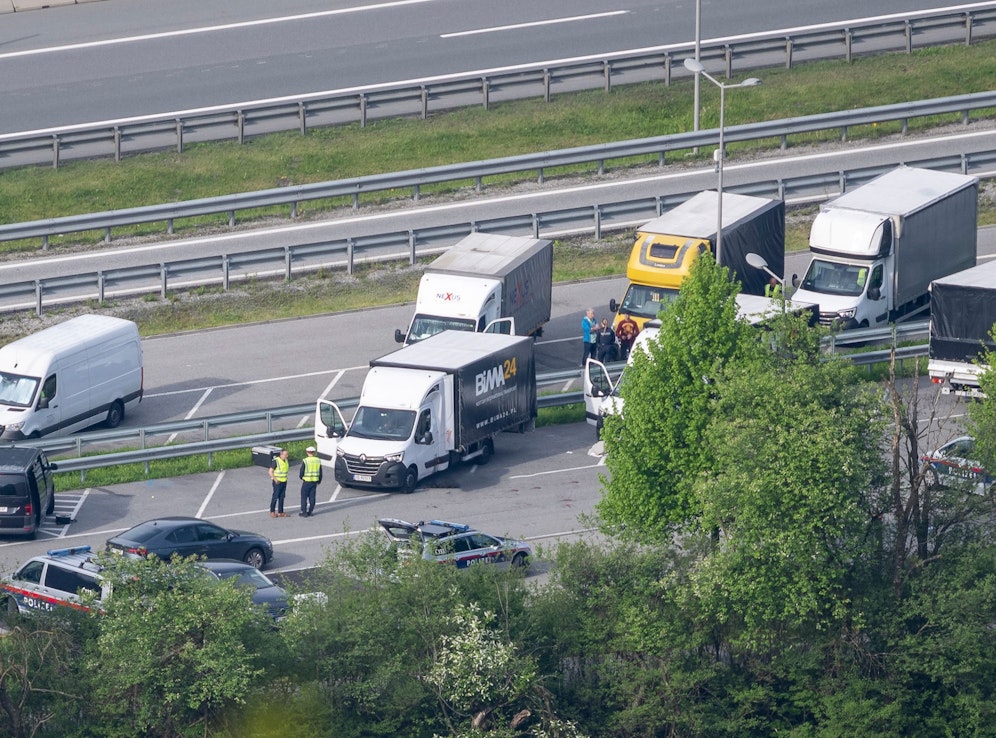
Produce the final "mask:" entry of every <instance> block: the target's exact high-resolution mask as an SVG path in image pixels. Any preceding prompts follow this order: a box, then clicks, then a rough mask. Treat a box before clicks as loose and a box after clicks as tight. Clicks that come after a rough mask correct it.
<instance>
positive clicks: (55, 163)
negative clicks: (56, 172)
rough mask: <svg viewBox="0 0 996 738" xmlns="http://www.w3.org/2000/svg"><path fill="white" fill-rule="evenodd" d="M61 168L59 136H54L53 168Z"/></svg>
mask: <svg viewBox="0 0 996 738" xmlns="http://www.w3.org/2000/svg"><path fill="white" fill-rule="evenodd" d="M58 168H59V137H58V136H52V169H58Z"/></svg>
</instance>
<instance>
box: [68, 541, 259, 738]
mask: <svg viewBox="0 0 996 738" xmlns="http://www.w3.org/2000/svg"><path fill="white" fill-rule="evenodd" d="M105 563H107V564H108V568H107V569H106V570H105V572H104V573H105V576H107V577H108V578H109V579H110V580H111V582H112V587H113V595H112V596H111V597H110V598H109V601H108V602H107V603H106V605H105V607H106V612H105V614H104V617H103V619H102V620H101V627H100V633H99V636H98V637H97V639H96V641H95V642H93V643H92V646H91V653H90V657H89V659H88V664H87V667H88V668H87V672H88V673H89V674H90V675H91V676H92V681H91V689H92V694H93V696H94V698H95V699H94V702H93V705H92V709H93V711H94V715H95V719H96V720H97V721H98V724H99V725H100V726H101V727H100V728H99V729H98V730H96V731H95V732H96V733H98V734H99V735H106V736H112V737H118V736H120V737H121V738H123V737H124V736H135V735H144V736H151V737H157V738H158V737H162V738H171V737H172V736H187V735H197V734H200V735H210V733H211V726H212V722H213V721H214V720H215V719H217V718H218V717H219V716H220V714H221V713H222V712H223V711H224V710H225V709H226V708H228V707H231V706H233V705H237V704H239V703H241V702H243V701H244V700H245V699H246V696H247V694H249V692H250V690H251V689H252V687H253V686H254V684H255V683H256V681H257V680H258V679H259V678H260V676H261V669H260V668H259V667H257V666H255V665H254V663H253V653H254V651H255V650H256V649H255V645H257V644H258V639H259V638H261V637H262V636H263V635H264V634H265V633H266V632H267V630H268V629H269V628H272V621H270V620H269V616H268V615H267V614H266V613H265V612H263V611H262V610H261V609H259V608H257V607H255V606H254V605H253V604H252V601H251V599H250V594H249V593H248V592H247V591H246V590H244V589H240V588H237V587H236V586H234V585H233V584H231V583H230V582H217V581H214V580H211V579H209V578H208V577H206V576H204V574H203V571H202V570H201V569H199V568H198V567H197V566H196V564H195V563H194V561H193V560H180V559H175V558H174V560H173V561H171V562H169V563H167V562H163V561H160V560H158V559H155V558H152V559H141V560H137V561H130V560H121V559H116V558H112V557H107V558H106V560H105Z"/></svg>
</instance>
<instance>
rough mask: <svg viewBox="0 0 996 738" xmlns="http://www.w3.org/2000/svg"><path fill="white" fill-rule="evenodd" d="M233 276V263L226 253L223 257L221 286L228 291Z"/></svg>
mask: <svg viewBox="0 0 996 738" xmlns="http://www.w3.org/2000/svg"><path fill="white" fill-rule="evenodd" d="M231 276H232V263H231V261H230V260H229V258H228V254H224V255H222V257H221V288H222V289H223V290H225V292H228V283H229V280H230V279H231Z"/></svg>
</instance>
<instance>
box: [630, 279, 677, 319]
mask: <svg viewBox="0 0 996 738" xmlns="http://www.w3.org/2000/svg"><path fill="white" fill-rule="evenodd" d="M677 296H678V290H676V289H672V288H670V287H650V286H648V285H645V284H631V285H630V286H629V289H628V290H626V296H625V297H624V298H623V301H622V305H620V306H619V309H618V310H617V312H618V313H629V314H630V315H635V316H637V317H640V318H651V319H652V318H656V317H657V314H658V313H659V312H660V311H661V310H662V309H663V307H664V306H665V305H667V304H668V303H669V302H671V301H672V300H673V299H674V298H676V297H677Z"/></svg>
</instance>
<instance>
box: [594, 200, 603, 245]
mask: <svg viewBox="0 0 996 738" xmlns="http://www.w3.org/2000/svg"><path fill="white" fill-rule="evenodd" d="M593 208H594V210H595V238H597V239H600V238H601V237H602V209H601V208H600V207H598V205H594V206H593Z"/></svg>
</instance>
